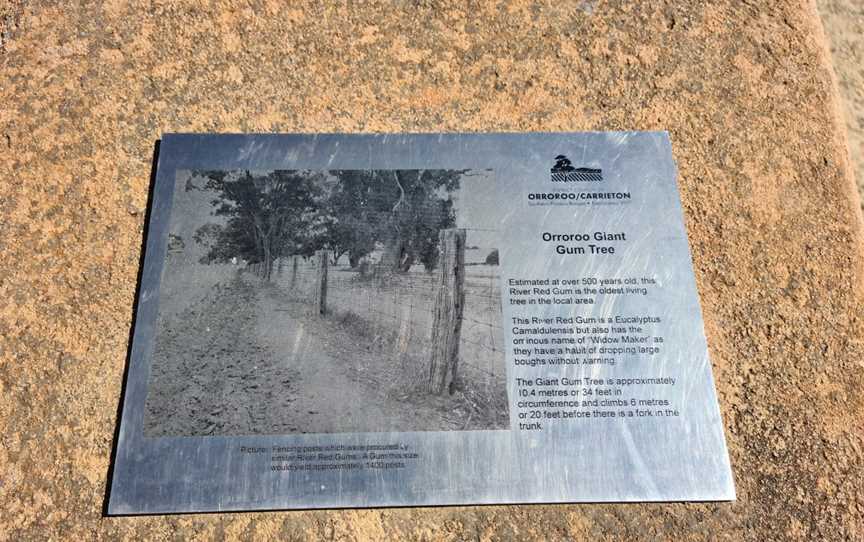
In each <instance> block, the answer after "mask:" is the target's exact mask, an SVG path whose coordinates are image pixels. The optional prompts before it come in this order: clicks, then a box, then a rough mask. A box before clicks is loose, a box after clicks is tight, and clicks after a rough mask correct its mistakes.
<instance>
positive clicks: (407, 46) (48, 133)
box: [0, 0, 864, 541]
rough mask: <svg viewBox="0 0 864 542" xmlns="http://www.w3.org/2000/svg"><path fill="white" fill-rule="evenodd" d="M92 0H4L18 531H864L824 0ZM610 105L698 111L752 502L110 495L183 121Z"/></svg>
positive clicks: (659, 118)
mask: <svg viewBox="0 0 864 542" xmlns="http://www.w3.org/2000/svg"><path fill="white" fill-rule="evenodd" d="M81 4H82V5H81V6H73V5H72V3H70V2H60V1H56V2H47V1H46V2H35V1H34V2H23V1H13V2H11V3H6V5H4V6H2V7H0V24H3V25H4V28H3V29H2V34H0V35H2V40H0V173H2V176H0V179H2V190H0V251H2V252H0V253H2V256H3V259H2V260H3V261H2V264H0V540H27V539H45V538H54V539H81V540H91V539H115V538H128V539H151V540H161V539H182V540H186V539H194V538H199V539H210V538H222V537H224V538H242V539H249V540H252V539H256V540H258V539H267V538H278V539H286V540H304V539H319V538H320V539H328V540H361V539H364V540H381V539H388V538H390V539H400V540H508V539H516V540H523V539H528V540H581V539H592V540H606V539H609V540H613V539H633V540H636V539H672V540H716V539H720V540H723V539H725V540H742V539H749V540H759V541H762V540H771V539H799V540H813V539H850V540H861V539H862V538H864V520H862V518H864V492H862V491H861V486H862V477H864V458H862V454H864V393H862V389H864V362H862V360H864V314H862V307H864V256H862V255H864V251H862V250H864V249H862V231H861V217H860V212H859V209H858V204H857V202H856V200H855V199H854V186H853V183H852V181H851V170H850V166H849V164H848V163H847V156H848V153H847V150H846V143H845V135H844V133H843V130H842V121H841V120H840V116H839V114H838V107H837V95H836V86H835V85H834V83H833V81H832V76H831V73H830V67H829V65H828V57H827V48H826V45H825V40H824V36H823V35H822V29H821V26H820V25H819V21H818V19H817V17H816V12H815V8H814V6H813V5H812V4H811V3H810V2H805V1H792V0H789V1H783V0H764V1H761V2H742V1H740V0H728V1H712V2H690V1H677V0H672V1H666V2H630V1H596V2H592V1H571V2H567V1H564V2H543V3H540V2H537V3H533V2H523V1H515V0H514V1H512V2H491V1H490V2H470V3H469V2H456V1H453V2H444V1H441V2H433V1H424V0H417V1H407V0H406V1H400V2H392V3H389V4H382V3H361V2H357V3H353V2H352V3H351V4H350V5H348V4H347V3H346V4H343V3H338V4H337V3H329V2H328V3H323V4H327V5H328V6H330V7H328V8H326V9H324V8H322V7H321V6H320V4H322V3H321V2H306V3H303V4H302V5H301V3H300V2H290V3H288V2H280V1H276V0H273V1H263V0H262V1H254V0H248V1H246V0H244V1H242V2H241V1H237V2H233V3H229V2H225V3H217V2H212V1H211V2H207V1H201V2H194V3H193V2H181V1H177V0H152V1H150V2H146V3H135V2H133V3H128V4H127V3H126V2H120V1H116V0H114V1H106V2H81ZM139 4H140V5H146V8H141V9H137V8H135V9H133V8H132V7H130V5H136V6H137V5H139ZM289 4H290V6H289ZM469 4H470V5H469ZM607 129H619V130H632V129H645V130H658V129H666V130H669V132H670V135H671V138H672V142H673V147H674V152H675V157H676V159H677V161H678V165H679V168H680V180H679V182H680V188H681V195H682V198H683V202H684V208H685V213H686V219H687V227H688V232H689V235H690V241H691V246H692V252H693V259H694V266H695V270H696V276H697V279H698V284H699V291H700V295H701V299H702V304H703V309H704V315H705V325H706V331H707V334H708V342H709V345H710V349H711V354H712V357H713V363H714V374H715V378H716V381H717V386H718V392H719V398H720V405H721V409H722V411H723V416H724V421H725V424H726V431H727V438H728V442H729V448H730V453H731V459H732V464H733V468H734V470H735V475H736V480H737V487H738V494H739V500H738V501H737V502H735V503H721V504H664V505H660V504H652V505H605V506H595V505H591V506H584V505H583V506H494V507H462V508H434V509H390V510H360V511H316V512H291V513H276V512H274V513H263V514H226V515H217V514H213V515H191V516H169V517H140V518H103V517H102V515H101V513H102V502H103V498H104V491H105V485H106V479H107V472H108V464H109V457H110V454H111V447H112V439H113V435H114V429H115V424H116V422H117V407H118V401H119V394H120V388H121V382H122V377H123V370H124V364H125V359H126V349H127V344H128V339H129V330H130V325H131V317H132V303H133V296H134V292H135V284H136V277H137V273H138V266H139V257H140V252H141V244H142V236H143V221H144V210H145V208H146V206H147V197H148V186H149V180H150V169H151V159H152V153H153V145H154V141H155V140H156V139H157V138H158V137H159V135H160V134H161V133H163V132H169V131H170V132H182V131H214V132H235V131H262V132H270V131H280V132H294V131H299V132H336V131H347V132H359V131H374V132H397V131H491V130H495V131H524V130H607Z"/></svg>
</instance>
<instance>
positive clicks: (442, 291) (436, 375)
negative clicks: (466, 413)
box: [427, 228, 465, 395]
mask: <svg viewBox="0 0 864 542" xmlns="http://www.w3.org/2000/svg"><path fill="white" fill-rule="evenodd" d="M436 289H437V291H436V294H435V308H434V310H433V312H432V314H433V320H432V356H431V360H430V363H429V381H428V383H427V388H428V390H429V391H430V392H431V393H434V394H437V395H440V394H442V393H443V392H444V390H450V386H451V384H453V383H454V381H455V380H456V375H457V372H456V370H457V364H458V362H459V336H460V335H461V333H462V311H463V309H464V305H465V230H464V229H456V228H454V229H449V230H441V232H440V233H439V235H438V276H437V279H436Z"/></svg>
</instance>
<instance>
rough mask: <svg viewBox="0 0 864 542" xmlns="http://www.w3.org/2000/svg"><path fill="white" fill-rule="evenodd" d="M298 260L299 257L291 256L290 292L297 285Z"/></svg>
mask: <svg viewBox="0 0 864 542" xmlns="http://www.w3.org/2000/svg"><path fill="white" fill-rule="evenodd" d="M299 258H300V256H297V255H296V254H295V255H293V256H291V286H289V288H290V289H291V290H293V289H294V287H295V286H296V285H297V260H298V259H299Z"/></svg>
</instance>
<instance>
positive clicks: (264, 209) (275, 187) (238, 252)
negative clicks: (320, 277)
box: [194, 170, 464, 278]
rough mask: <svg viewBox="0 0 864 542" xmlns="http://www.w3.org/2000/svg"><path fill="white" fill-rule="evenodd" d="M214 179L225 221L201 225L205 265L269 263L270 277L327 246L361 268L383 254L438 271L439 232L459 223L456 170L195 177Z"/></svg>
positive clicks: (394, 266)
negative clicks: (283, 262) (279, 263)
mask: <svg viewBox="0 0 864 542" xmlns="http://www.w3.org/2000/svg"><path fill="white" fill-rule="evenodd" d="M195 173H196V174H197V175H199V176H200V177H203V178H204V179H206V181H205V183H204V185H203V187H202V188H203V189H204V190H208V191H211V192H212V193H213V194H214V199H213V200H212V201H211V204H212V206H213V208H214V210H213V215H215V216H219V217H223V219H224V223H223V224H216V223H210V224H205V225H203V226H201V227H200V228H198V230H197V231H196V232H195V236H194V239H195V241H196V242H198V243H199V244H202V245H204V246H206V247H207V253H206V255H205V256H204V258H203V259H202V260H203V261H204V262H205V263H209V262H225V261H228V260H230V259H231V258H233V257H238V258H242V259H245V260H246V261H248V262H256V263H257V262H262V263H264V264H265V265H264V266H263V269H265V272H264V274H265V278H269V275H270V270H271V269H272V264H273V262H274V261H275V260H276V259H277V258H279V257H282V256H288V255H294V254H300V255H304V256H309V255H311V254H313V253H314V252H315V251H316V250H321V249H326V250H329V251H330V252H331V254H332V257H333V261H334V263H335V262H336V261H338V259H339V258H340V257H342V256H344V255H346V254H347V255H348V259H349V262H350V265H351V266H352V267H355V266H357V265H358V264H359V262H360V261H361V259H363V258H364V257H366V256H368V255H370V254H371V253H373V252H375V251H380V254H381V264H382V265H383V266H384V267H385V268H389V269H391V270H393V271H396V272H398V271H407V270H408V269H409V268H410V267H411V266H412V265H414V264H416V263H422V264H423V265H424V266H425V267H426V269H429V270H431V269H433V268H434V267H435V265H436V259H437V254H438V233H439V232H440V230H441V229H444V228H450V227H453V226H454V225H455V212H454V208H453V200H452V197H451V195H452V193H453V192H454V191H455V190H457V189H458V188H459V180H460V178H461V176H462V174H463V173H464V172H463V171H456V170H333V171H317V172H316V171H270V172H254V171H241V172H224V171H198V172H195Z"/></svg>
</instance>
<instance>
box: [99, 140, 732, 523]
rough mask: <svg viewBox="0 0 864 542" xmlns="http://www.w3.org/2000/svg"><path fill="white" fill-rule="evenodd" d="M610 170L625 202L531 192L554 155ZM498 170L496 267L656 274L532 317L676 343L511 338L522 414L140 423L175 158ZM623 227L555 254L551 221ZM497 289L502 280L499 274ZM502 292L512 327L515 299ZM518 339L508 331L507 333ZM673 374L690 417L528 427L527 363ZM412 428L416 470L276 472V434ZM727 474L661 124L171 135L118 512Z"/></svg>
mask: <svg viewBox="0 0 864 542" xmlns="http://www.w3.org/2000/svg"><path fill="white" fill-rule="evenodd" d="M558 154H565V155H567V156H568V157H570V158H571V159H572V160H573V164H574V166H577V167H579V166H585V167H591V168H601V169H602V171H603V177H604V180H603V181H602V183H601V185H600V186H592V187H590V188H583V187H581V186H580V187H573V188H572V189H573V190H577V191H578V190H603V191H620V192H629V193H630V194H631V199H630V200H629V201H628V202H627V203H625V204H616V205H592V206H585V205H579V206H565V205H558V206H542V207H540V206H531V205H529V202H528V200H527V194H528V193H529V192H541V191H549V190H551V189H556V188H560V187H558V186H554V185H553V184H552V183H551V182H550V167H551V165H552V164H553V163H554V157H555V156H556V155H558ZM366 168H369V169H432V168H435V169H462V168H466V169H468V168H472V169H487V168H491V169H494V171H495V182H496V186H495V189H494V190H492V191H490V192H489V193H488V194H487V195H486V196H485V197H486V198H487V200H486V202H485V203H486V208H488V209H489V211H490V212H494V213H497V216H498V220H499V224H500V230H501V238H502V242H501V246H500V250H501V275H502V280H503V281H505V282H506V279H507V278H511V277H512V278H543V277H563V278H567V277H572V278H577V277H581V276H586V275H597V276H609V277H627V276H650V277H654V278H655V279H656V280H657V281H658V283H659V284H660V285H662V287H661V288H655V289H654V290H653V293H652V295H649V296H645V297H634V296H628V297H623V298H622V297H608V296H607V297H604V296H600V297H599V298H598V303H597V304H596V305H594V306H579V305H577V306H575V307H573V308H560V307H559V308H555V307H552V306H544V307H543V308H542V309H535V310H534V311H533V312H531V313H530V314H536V315H538V316H542V315H546V316H577V315H578V316H583V317H591V316H593V317H597V316H603V315H607V314H608V315H611V314H633V315H638V314H652V315H658V316H660V317H662V318H663V321H664V323H663V324H662V326H661V329H662V331H660V332H658V333H662V334H663V335H664V337H665V351H664V353H663V354H662V355H659V356H655V357H654V358H653V359H652V358H649V357H642V358H638V359H634V360H631V361H629V362H627V363H623V362H619V363H617V364H616V365H615V366H614V367H612V368H609V367H599V368H590V367H586V368H583V367H580V366H570V367H564V368H560V367H548V366H547V367H546V368H544V369H543V370H542V372H541V371H539V370H538V369H532V368H530V367H515V366H514V365H513V364H512V363H511V361H512V360H511V357H512V355H511V354H510V351H511V350H512V348H509V347H508V348H505V350H506V351H507V352H508V358H507V359H508V363H507V367H508V368H507V371H508V393H509V398H510V403H511V406H510V419H511V430H509V431H506V430H505V431H467V432H466V431H452V432H413V433H398V434H389V433H364V434H361V433H346V434H318V435H284V436H283V435H267V436H238V437H224V436H221V437H160V438H146V437H145V436H144V433H143V430H142V427H143V416H144V403H145V398H146V393H147V382H148V374H149V370H150V362H151V356H152V353H153V346H154V330H155V324H156V319H157V313H158V304H159V291H160V277H161V276H162V270H163V264H164V261H165V257H166V250H167V242H168V224H169V218H170V213H171V204H172V202H171V199H172V196H173V194H174V182H175V174H176V172H177V171H179V170H188V169H209V170H215V169H224V170H231V169H258V170H264V169H366ZM598 230H602V231H610V232H617V231H626V232H628V233H629V234H630V240H629V241H628V242H627V243H626V247H625V249H624V250H621V251H619V252H618V253H616V254H614V255H606V256H604V257H589V256H572V255H567V256H565V255H558V254H555V252H554V250H553V245H549V244H548V243H543V242H541V241H540V234H541V232H543V231H550V232H556V233H558V232H574V233H578V232H585V231H598ZM502 292H503V289H502ZM503 297H504V304H503V306H504V315H503V316H504V327H505V330H507V332H506V333H505V340H506V341H508V345H509V341H510V339H511V338H512V336H511V334H510V332H509V330H510V328H511V326H510V325H509V324H508V323H509V322H510V321H511V320H510V319H511V318H512V316H513V315H515V314H526V312H527V311H526V309H524V308H520V309H518V311H514V310H512V309H511V307H510V306H509V305H508V304H507V299H506V294H505V295H503ZM502 346H507V345H502ZM539 375H543V376H549V377H553V378H554V377H560V376H570V377H582V376H595V377H600V376H602V377H604V378H606V377H615V378H617V377H622V378H627V377H642V376H648V377H653V376H663V377H672V378H675V379H676V384H675V385H674V386H671V387H669V390H668V392H667V393H664V394H661V396H662V397H664V398H667V399H669V400H670V402H671V403H672V404H673V405H677V406H678V408H679V410H680V411H681V416H680V417H678V418H664V419H651V418H648V419H617V418H615V419H611V420H610V419H594V420H583V421H572V422H569V423H567V422H564V423H562V422H558V423H554V424H550V425H547V429H546V430H544V431H542V432H526V431H518V430H514V429H513V428H514V427H515V426H516V424H518V422H519V420H518V419H517V416H516V415H515V413H516V412H518V409H517V408H515V402H516V400H517V399H516V397H515V385H514V382H515V378H516V377H523V378H533V377H536V376H539ZM389 442H401V443H404V444H406V445H407V446H409V447H411V448H413V449H414V450H416V451H417V452H418V453H419V454H420V458H419V459H418V460H416V462H413V463H412V464H411V466H409V467H408V468H406V469H395V470H387V471H378V470H354V471H325V472H314V473H308V472H300V473H287V472H272V471H271V470H270V468H269V466H270V456H269V455H268V454H257V455H250V454H241V453H239V448H240V447H241V446H249V447H272V446H296V445H327V444H346V445H347V444H379V443H389ZM734 498H735V490H734V485H733V480H732V473H731V469H730V465H729V460H728V454H727V451H726V446H725V442H724V436H723V429H722V423H721V420H720V413H719V410H718V405H717V399H716V395H715V390H714V384H713V379H712V374H711V365H710V362H709V359H708V354H707V347H706V343H705V337H704V332H703V327H702V317H701V311H700V307H699V302H698V297H697V291H696V286H695V280H694V276H693V271H692V264H691V259H690V252H689V248H688V244H687V237H686V233H685V229H684V225H683V218H682V212H681V206H680V201H679V196H678V191H677V187H676V168H675V164H674V161H673V158H672V152H671V145H670V142H669V138H668V135H667V134H666V133H665V132H650V133H648V132H615V133H567V134H565V133H533V134H445V135H434V134H433V135H317V136H315V135H191V134H190V135H184V134H177V135H175V134H169V135H166V136H164V138H163V140H162V143H161V148H160V154H159V161H158V168H157V175H156V185H155V187H154V192H153V201H152V209H151V216H150V223H149V233H148V240H147V247H146V255H145V261H144V270H143V274H142V283H141V288H140V297H139V304H138V313H137V318H136V327H135V331H134V339H133V345H132V351H131V358H130V366H129V371H128V377H127V382H126V390H125V398H124V404H123V415H122V422H121V427H120V433H119V439H118V442H117V451H116V458H115V463H114V471H113V480H112V486H111V492H110V500H109V507H108V511H109V513H110V514H139V513H162V512H195V511H220V510H254V509H290V508H328V507H377V506H405V505H446V504H472V503H475V504H487V503H535V502H631V501H681V500H687V501H690V500H728V499H734Z"/></svg>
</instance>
